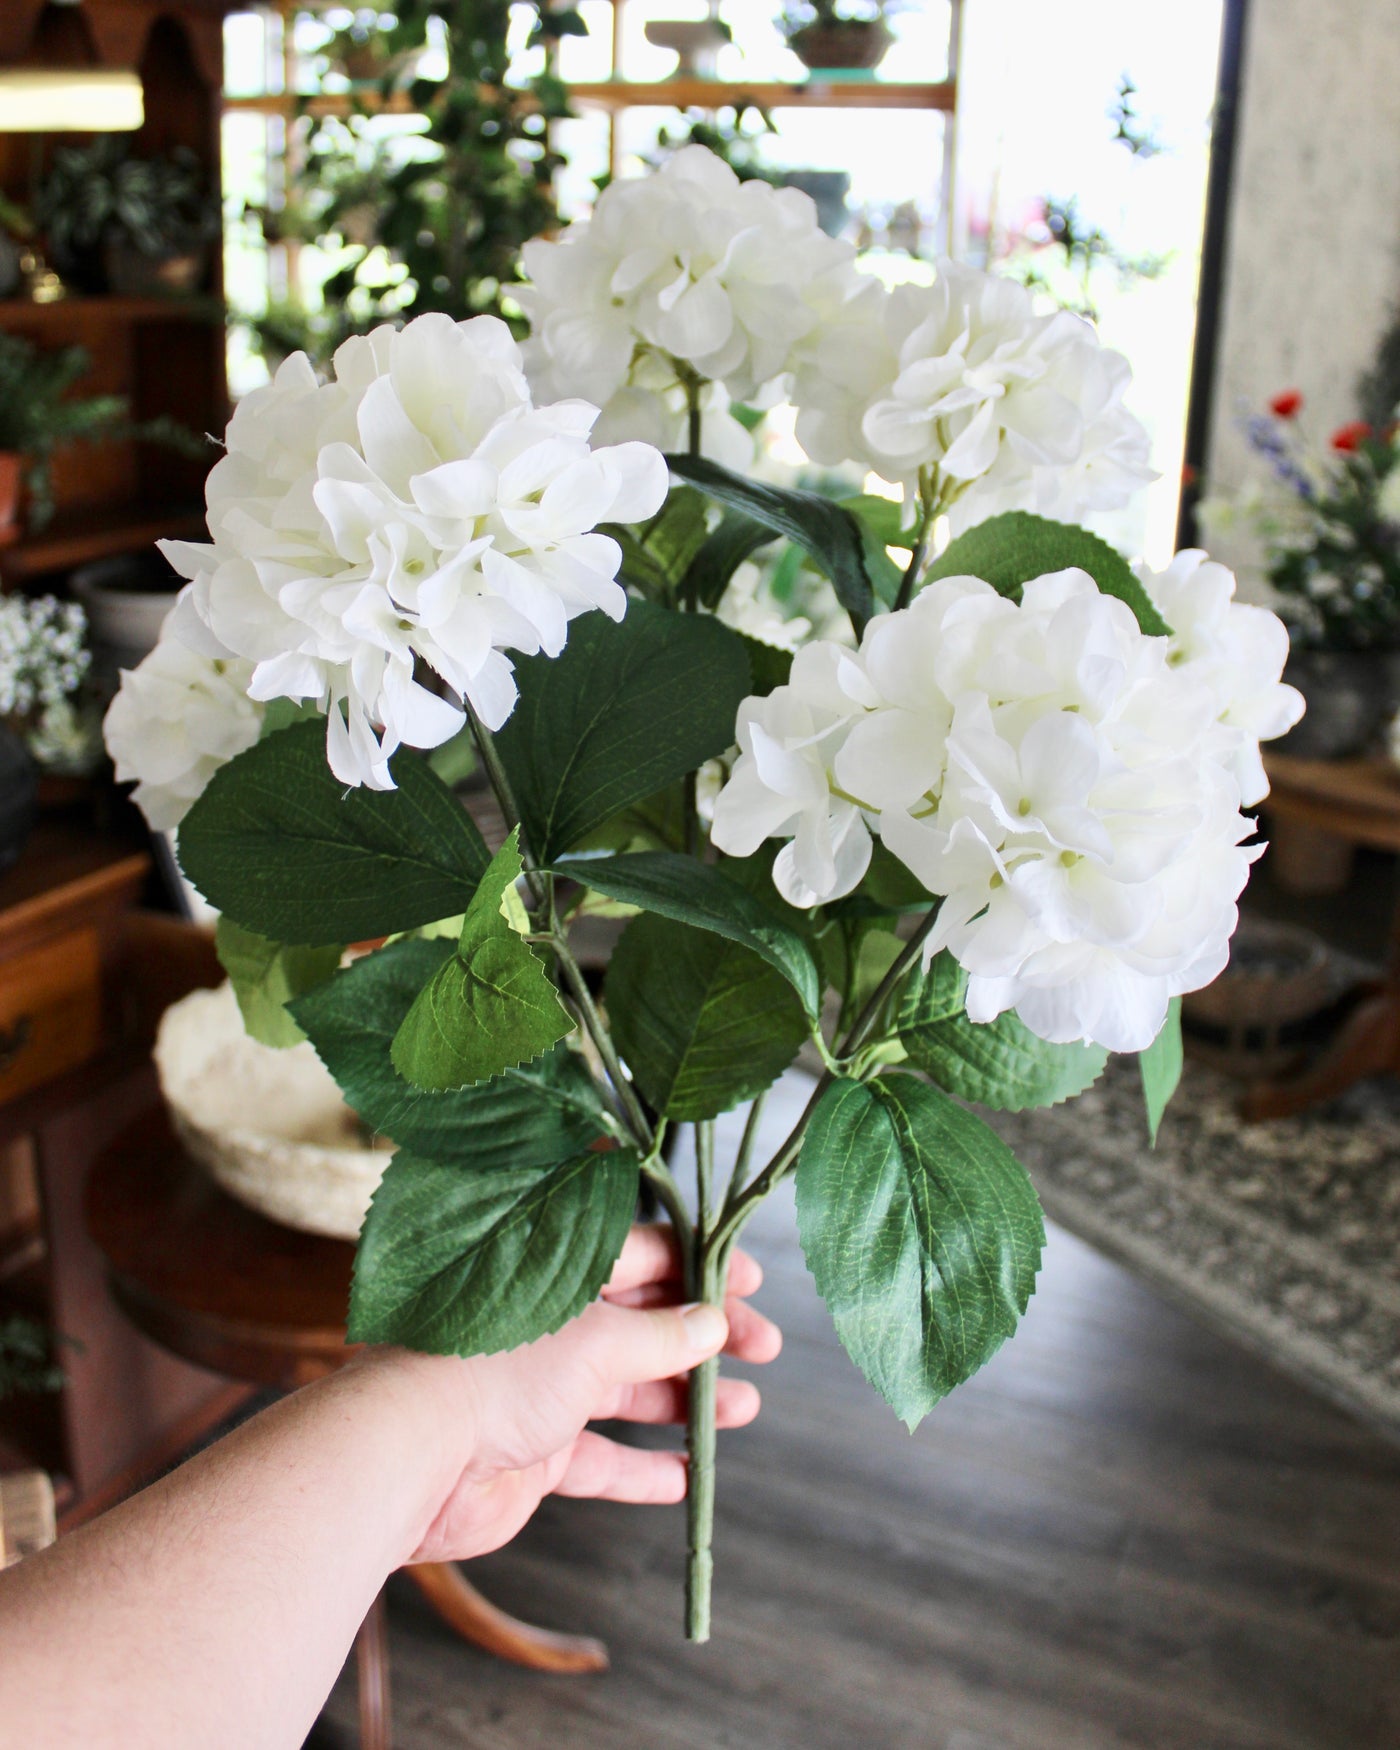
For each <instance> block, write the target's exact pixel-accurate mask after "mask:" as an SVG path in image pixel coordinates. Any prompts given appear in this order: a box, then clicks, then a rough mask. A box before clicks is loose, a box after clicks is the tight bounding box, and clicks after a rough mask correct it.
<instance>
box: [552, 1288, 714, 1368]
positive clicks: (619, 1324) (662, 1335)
mask: <svg viewBox="0 0 1400 1750" xmlns="http://www.w3.org/2000/svg"><path fill="white" fill-rule="evenodd" d="M574 1331H575V1332H576V1340H577V1341H578V1342H579V1343H580V1345H581V1346H582V1349H583V1356H582V1358H583V1359H585V1360H586V1361H587V1362H588V1364H589V1365H590V1366H591V1367H592V1368H593V1370H594V1372H595V1373H596V1374H597V1375H598V1376H599V1378H600V1379H602V1380H603V1381H605V1382H606V1383H607V1384H609V1385H641V1384H643V1383H644V1382H645V1381H647V1380H652V1379H671V1378H673V1377H674V1376H675V1375H676V1374H678V1373H687V1372H689V1370H690V1369H691V1368H692V1367H695V1366H698V1364H699V1363H700V1362H702V1361H707V1360H708V1359H709V1358H710V1356H712V1355H718V1354H719V1352H720V1350H721V1349H722V1348H723V1347H724V1345H725V1341H726V1339H727V1338H728V1335H729V1321H728V1319H727V1318H726V1317H725V1316H724V1314H723V1313H722V1312H721V1311H720V1309H719V1308H718V1307H717V1306H704V1305H695V1306H668V1307H658V1308H655V1309H653V1310H649V1311H645V1312H641V1311H635V1310H633V1309H631V1308H629V1307H620V1306H611V1305H609V1304H608V1303H607V1302H606V1301H598V1302H595V1304H594V1305H593V1306H591V1307H589V1309H588V1311H587V1312H586V1313H584V1315H583V1316H582V1318H580V1319H579V1320H577V1321H576V1323H575V1326H574Z"/></svg>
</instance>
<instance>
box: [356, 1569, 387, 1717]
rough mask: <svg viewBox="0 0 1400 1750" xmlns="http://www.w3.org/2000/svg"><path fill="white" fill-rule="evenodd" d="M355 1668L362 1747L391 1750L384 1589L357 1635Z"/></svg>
mask: <svg viewBox="0 0 1400 1750" xmlns="http://www.w3.org/2000/svg"><path fill="white" fill-rule="evenodd" d="M355 1671H356V1675H357V1677H358V1679H359V1686H360V1750H390V1736H391V1732H392V1727H393V1721H392V1715H391V1711H390V1706H389V1635H388V1623H387V1622H386V1620H385V1612H384V1594H383V1593H382V1592H381V1593H380V1594H379V1596H378V1598H376V1599H375V1601H374V1603H373V1604H371V1605H370V1607H369V1615H368V1616H367V1617H366V1618H365V1620H364V1621H363V1622H362V1623H361V1624H360V1632H359V1634H357V1635H356V1636H355Z"/></svg>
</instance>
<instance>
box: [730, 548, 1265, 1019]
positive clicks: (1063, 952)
mask: <svg viewBox="0 0 1400 1750" xmlns="http://www.w3.org/2000/svg"><path fill="white" fill-rule="evenodd" d="M1154 585H1155V587H1156V589H1157V592H1158V594H1159V597H1160V600H1161V604H1162V607H1163V609H1164V611H1166V612H1168V613H1171V612H1178V613H1179V614H1180V616H1181V619H1180V630H1179V631H1178V633H1177V635H1176V636H1175V637H1174V638H1173V639H1170V640H1168V639H1164V638H1149V637H1145V636H1144V635H1143V634H1142V632H1141V631H1140V630H1139V628H1138V625H1137V621H1136V620H1135V618H1134V616H1133V614H1132V612H1131V610H1130V609H1129V608H1128V607H1127V606H1126V605H1125V604H1124V603H1122V602H1120V601H1118V600H1116V599H1114V598H1113V597H1111V596H1106V595H1103V594H1101V593H1100V591H1099V589H1098V587H1097V585H1096V584H1095V583H1094V581H1093V579H1092V578H1090V577H1089V576H1088V574H1087V573H1085V572H1082V571H1077V570H1069V571H1062V572H1056V573H1053V574H1051V575H1049V576H1045V577H1040V578H1037V579H1035V580H1034V581H1032V582H1030V583H1028V584H1027V585H1026V586H1025V589H1024V591H1023V594H1022V599H1021V601H1020V602H1019V603H1018V602H1014V601H1011V600H1008V599H1007V598H1005V597H1003V596H1000V595H998V594H997V592H996V591H995V590H994V589H992V587H991V586H990V585H989V584H987V583H984V582H982V581H981V580H980V579H977V578H973V577H952V578H946V579H943V580H941V581H939V582H936V583H934V584H932V585H930V586H929V587H928V588H927V589H926V590H925V591H924V592H923V594H922V595H920V596H918V597H917V598H916V599H915V601H914V604H913V606H912V607H910V608H907V609H904V610H901V611H899V612H896V613H892V614H887V615H883V616H881V617H880V618H878V619H876V620H873V621H872V622H871V623H870V625H869V627H868V628H867V630H866V634H865V636H864V638H863V639H862V641H861V645H860V648H859V650H858V651H850V650H844V649H841V648H840V647H839V646H837V645H834V644H828V643H817V644H810V645H808V646H807V647H806V648H804V649H803V650H802V651H800V652H799V653H798V656H797V659H796V661H795V662H794V664H793V669H792V676H791V681H790V683H789V684H788V685H786V686H783V687H780V688H778V689H777V691H775V692H773V693H771V694H770V695H768V696H767V697H766V698H755V699H750V700H748V701H747V702H746V703H745V705H744V707H743V709H742V711H741V713H740V719H739V728H738V736H739V748H740V753H739V758H738V760H737V763H736V764H735V767H734V771H733V775H732V777H731V780H730V782H729V784H728V785H727V787H726V788H725V789H724V791H723V792H722V793H721V795H720V797H719V799H718V802H717V804H716V807H715V817H714V828H713V837H714V840H715V842H716V843H717V844H718V845H719V846H720V847H721V848H722V849H724V850H726V851H730V852H732V853H734V854H735V855H740V856H744V855H749V854H751V853H752V852H753V851H755V850H756V849H757V848H758V845H759V844H760V843H761V842H762V841H763V840H764V839H765V838H770V837H783V838H787V839H789V840H790V843H788V844H786V845H785V846H784V847H783V849H782V850H781V851H780V852H779V855H778V858H777V861H776V863H775V865H774V880H775V882H776V883H777V885H778V887H779V889H780V890H781V891H782V893H783V895H784V897H785V898H787V899H788V900H789V901H790V902H791V903H792V904H794V905H799V906H810V905H813V904H817V903H820V902H822V901H824V900H829V899H833V898H835V897H837V896H839V895H841V894H844V893H849V892H850V891H851V890H852V888H854V887H855V885H856V884H857V883H858V882H859V880H860V878H861V876H862V875H863V874H864V872H865V869H866V866H867V864H868V862H869V859H870V854H871V835H872V834H873V833H878V834H879V836H880V838H881V840H882V841H883V843H884V845H885V847H886V849H887V850H889V851H890V852H892V853H893V855H894V856H896V857H897V858H899V860H900V861H901V862H903V863H904V864H905V865H906V866H907V867H908V868H909V869H910V870H911V871H912V872H913V873H914V874H915V875H916V876H917V877H918V879H919V880H920V881H921V882H922V884H923V885H924V886H925V887H926V888H927V889H928V891H929V892H930V893H933V894H936V895H940V896H941V897H942V907H941V910H940V914H939V918H938V922H937V924H936V926H935V929H934V931H933V932H932V934H931V935H930V937H929V944H928V952H929V953H930V954H932V953H934V952H936V951H938V950H939V949H940V948H947V949H949V950H950V951H951V952H952V954H953V955H954V956H955V958H956V959H957V960H958V961H960V962H961V964H962V965H963V966H964V967H966V969H967V971H968V973H969V974H970V979H969V986H968V997H967V1012H968V1015H969V1017H970V1018H971V1019H972V1020H974V1021H990V1020H992V1019H993V1018H994V1017H995V1016H997V1015H998V1014H1000V1013H1002V1012H1003V1011H1004V1010H1007V1009H1015V1010H1016V1012H1017V1013H1018V1014H1019V1015H1020V1017H1021V1018H1022V1020H1023V1021H1025V1023H1026V1025H1027V1026H1028V1027H1029V1028H1030V1029H1031V1030H1032V1031H1033V1032H1035V1033H1037V1034H1039V1035H1040V1036H1041V1037H1042V1038H1044V1039H1049V1040H1054V1041H1068V1040H1073V1039H1085V1040H1090V1041H1096V1042H1097V1043H1099V1044H1102V1045H1105V1046H1108V1047H1109V1048H1111V1049H1113V1050H1118V1051H1135V1050H1140V1049H1142V1048H1143V1047H1144V1046H1146V1045H1148V1044H1149V1043H1150V1042H1151V1041H1152V1039H1153V1038H1154V1037H1155V1036H1156V1033H1157V1031H1158V1030H1159V1028H1160V1027H1161V1024H1162V1021H1163V1019H1164V1017H1165V1014H1166V1008H1167V1003H1168V1000H1169V999H1170V998H1171V997H1172V996H1175V995H1177V994H1180V993H1181V992H1184V991H1187V990H1194V989H1197V988H1199V987H1200V986H1201V985H1203V984H1206V983H1208V982H1209V980H1210V979H1211V978H1213V977H1214V976H1215V975H1216V974H1217V973H1218V972H1219V971H1220V969H1221V967H1222V966H1223V965H1224V963H1225V959H1226V957H1227V952H1228V943H1229V938H1230V935H1231V932H1232V931H1233V929H1234V927H1235V922H1236V909H1235V901H1236V899H1237V897H1238V895H1239V893H1240V890H1241V888H1242V887H1243V885H1244V882H1245V879H1246V876H1247V872H1248V867H1249V864H1250V862H1251V861H1252V860H1253V858H1254V856H1256V855H1257V854H1258V853H1257V850H1255V849H1253V848H1245V847H1244V844H1243V841H1244V840H1245V839H1246V838H1247V837H1248V836H1249V835H1250V833H1251V831H1252V824H1251V822H1250V821H1248V820H1247V819H1245V817H1244V816H1243V815H1242V814H1241V813H1240V803H1241V789H1240V782H1239V779H1238V778H1237V776H1236V772H1237V771H1243V772H1244V773H1245V774H1246V779H1247V782H1248V783H1249V786H1250V791H1251V794H1254V792H1256V791H1257V790H1258V784H1257V782H1255V781H1254V772H1255V768H1256V767H1257V765H1258V743H1257V737H1258V736H1259V735H1261V734H1265V735H1267V734H1276V733H1279V732H1280V731H1281V729H1283V728H1285V727H1287V725H1288V723H1290V722H1292V721H1293V720H1294V719H1295V718H1296V716H1297V714H1298V708H1297V701H1296V695H1293V693H1292V689H1291V688H1282V687H1280V686H1279V685H1278V674H1279V670H1280V668H1281V667H1282V662H1283V656H1284V645H1285V641H1284V640H1283V638H1282V636H1281V633H1282V629H1281V628H1277V630H1276V631H1275V630H1272V629H1269V628H1267V627H1266V626H1265V622H1266V621H1268V620H1271V619H1272V616H1269V615H1267V614H1265V613H1264V611H1263V610H1260V609H1244V608H1240V607H1238V606H1236V605H1235V604H1233V603H1232V602H1231V601H1230V599H1229V597H1230V591H1231V588H1232V586H1233V579H1230V578H1229V574H1228V573H1222V570H1221V568H1220V567H1216V566H1207V565H1205V564H1204V563H1203V562H1202V556H1201V555H1199V554H1195V553H1191V554H1183V555H1181V556H1180V557H1179V559H1178V560H1177V561H1176V563H1175V564H1174V565H1173V567H1171V568H1170V569H1169V571H1167V572H1166V573H1164V574H1162V576H1161V577H1160V578H1157V579H1155V580H1154ZM1256 615H1262V616H1263V619H1262V620H1260V619H1256V618H1255V616H1256ZM1241 616H1243V618H1241ZM1274 626H1275V627H1277V622H1274ZM1232 665H1234V668H1235V671H1236V672H1234V673H1233V674H1232V673H1230V672H1229V671H1230V669H1231V666H1232ZM1255 799H1257V795H1255Z"/></svg>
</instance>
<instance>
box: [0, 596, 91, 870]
mask: <svg viewBox="0 0 1400 1750" xmlns="http://www.w3.org/2000/svg"><path fill="white" fill-rule="evenodd" d="M86 634H87V620H86V617H85V616H84V614H83V610H82V609H81V608H80V607H79V606H78V604H77V603H76V602H60V601H58V600H56V599H55V598H54V597H53V596H37V597H35V598H33V599H32V600H31V599H30V598H29V597H28V596H22V595H8V596H3V597H0V869H8V868H9V867H10V865H11V864H12V863H13V862H15V861H16V859H17V858H18V857H19V854H20V852H21V851H22V850H23V849H24V843H25V840H26V839H27V838H28V836H29V829H30V826H31V825H32V824H33V819H34V802H35V797H36V794H37V792H38V787H39V767H38V764H37V762H36V758H35V745H36V741H37V744H38V746H39V747H43V746H45V745H47V743H48V741H50V740H52V739H54V738H55V737H57V736H58V735H59V733H60V730H61V727H62V719H63V718H64V716H65V714H66V713H68V712H69V711H70V710H71V701H72V698H73V695H74V694H76V693H77V691H78V689H79V688H80V687H81V686H82V684H83V680H84V677H85V676H86V674H87V671H88V667H89V664H90V661H91V658H90V656H89V654H88V650H87V645H86Z"/></svg>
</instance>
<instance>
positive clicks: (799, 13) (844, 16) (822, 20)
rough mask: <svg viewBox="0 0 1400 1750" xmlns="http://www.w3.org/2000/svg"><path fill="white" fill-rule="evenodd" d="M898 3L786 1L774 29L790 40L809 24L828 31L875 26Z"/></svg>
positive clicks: (873, 0)
mask: <svg viewBox="0 0 1400 1750" xmlns="http://www.w3.org/2000/svg"><path fill="white" fill-rule="evenodd" d="M899 4H900V0H788V3H787V4H785V5H784V7H783V9H782V11H781V12H780V13H779V15H778V28H779V29H780V30H781V31H782V32H783V34H784V36H786V37H788V38H792V37H793V36H795V35H796V34H797V33H798V32H799V31H802V30H806V29H807V28H808V26H809V25H813V24H817V25H821V26H823V28H826V29H830V28H831V27H832V26H836V27H838V28H839V27H840V26H841V25H843V24H877V23H880V22H881V21H883V20H884V19H886V18H888V17H889V16H890V14H891V13H892V12H896V11H898V10H899Z"/></svg>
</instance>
